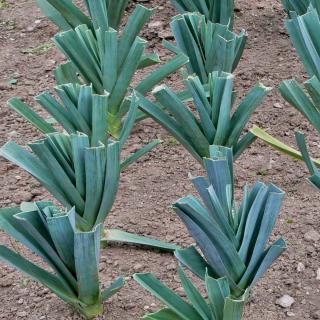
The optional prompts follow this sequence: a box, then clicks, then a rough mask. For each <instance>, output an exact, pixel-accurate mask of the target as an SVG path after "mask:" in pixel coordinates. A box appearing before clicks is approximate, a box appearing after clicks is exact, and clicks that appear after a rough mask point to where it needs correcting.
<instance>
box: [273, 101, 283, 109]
mask: <svg viewBox="0 0 320 320" xmlns="http://www.w3.org/2000/svg"><path fill="white" fill-rule="evenodd" d="M273 107H274V108H276V109H282V108H283V107H282V105H281V104H280V103H278V102H277V103H275V104H274V105H273Z"/></svg>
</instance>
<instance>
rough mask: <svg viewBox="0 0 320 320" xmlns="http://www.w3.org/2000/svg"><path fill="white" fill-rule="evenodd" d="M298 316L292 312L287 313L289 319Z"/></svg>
mask: <svg viewBox="0 0 320 320" xmlns="http://www.w3.org/2000/svg"><path fill="white" fill-rule="evenodd" d="M295 315H296V314H295V313H293V312H291V311H288V312H287V316H288V317H294V316H295Z"/></svg>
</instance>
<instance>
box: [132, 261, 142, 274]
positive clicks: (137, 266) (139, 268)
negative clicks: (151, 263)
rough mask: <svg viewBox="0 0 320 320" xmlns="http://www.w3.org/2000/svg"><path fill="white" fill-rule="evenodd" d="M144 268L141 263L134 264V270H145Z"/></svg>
mask: <svg viewBox="0 0 320 320" xmlns="http://www.w3.org/2000/svg"><path fill="white" fill-rule="evenodd" d="M143 269H144V265H143V264H141V263H137V264H136V265H134V266H133V270H134V271H135V272H140V271H143Z"/></svg>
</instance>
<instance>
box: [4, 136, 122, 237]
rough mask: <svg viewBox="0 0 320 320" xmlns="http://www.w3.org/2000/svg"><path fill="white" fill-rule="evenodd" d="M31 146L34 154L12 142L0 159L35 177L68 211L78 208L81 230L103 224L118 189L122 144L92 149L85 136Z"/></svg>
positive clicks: (52, 138)
mask: <svg viewBox="0 0 320 320" xmlns="http://www.w3.org/2000/svg"><path fill="white" fill-rule="evenodd" d="M29 146H30V148H31V149H32V151H33V153H30V152H29V151H27V150H26V149H24V148H22V147H20V146H19V145H17V144H16V143H15V142H12V141H10V142H8V143H7V144H5V145H4V146H3V147H2V148H1V149H0V155H2V156H3V157H4V158H6V159H7V160H9V161H11V162H13V163H14V164H16V165H18V166H19V167H21V168H22V169H24V170H26V171H27V172H29V173H30V174H31V175H33V176H34V177H35V178H36V179H37V180H38V181H39V182H40V183H41V184H42V185H43V186H44V187H45V188H46V189H47V190H48V191H49V192H50V193H51V194H52V195H53V196H54V197H55V198H56V199H57V200H58V201H59V202H60V203H61V204H62V205H63V206H64V207H66V208H67V209H68V210H70V209H71V208H73V207H75V210H76V214H77V215H76V218H77V219H76V220H77V227H78V228H79V229H80V230H82V231H90V230H92V229H93V228H94V227H95V226H97V225H98V224H100V223H103V222H104V220H105V219H106V217H107V216H108V214H109V212H110V210H111V208H112V205H113V203H114V201H115V198H116V194H117V190H118V185H119V176H120V157H119V142H112V141H108V142H106V144H103V143H102V142H99V143H98V145H97V146H93V147H92V146H91V147H90V141H89V137H88V136H86V135H85V134H83V133H78V134H72V135H70V136H69V135H66V134H60V133H52V134H48V135H47V136H46V138H45V139H43V140H40V141H36V142H35V143H32V144H30V145H29Z"/></svg>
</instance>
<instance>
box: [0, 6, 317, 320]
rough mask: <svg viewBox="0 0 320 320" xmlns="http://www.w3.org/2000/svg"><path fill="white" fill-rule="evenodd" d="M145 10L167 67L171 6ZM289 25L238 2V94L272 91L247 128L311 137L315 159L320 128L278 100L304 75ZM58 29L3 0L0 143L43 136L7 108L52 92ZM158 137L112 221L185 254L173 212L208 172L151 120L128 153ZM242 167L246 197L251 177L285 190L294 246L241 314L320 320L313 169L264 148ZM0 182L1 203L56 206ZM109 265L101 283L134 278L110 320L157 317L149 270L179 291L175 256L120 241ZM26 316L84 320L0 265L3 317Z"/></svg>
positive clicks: (108, 253) (3, 173)
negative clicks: (241, 34) (243, 37)
mask: <svg viewBox="0 0 320 320" xmlns="http://www.w3.org/2000/svg"><path fill="white" fill-rule="evenodd" d="M132 2H134V1H132ZM137 2H138V3H139V2H140V3H142V4H143V5H146V6H150V7H154V6H158V10H157V13H156V15H155V17H154V18H153V19H152V21H150V23H149V24H147V27H146V28H145V30H144V32H143V35H142V36H143V37H145V38H146V39H147V40H149V41H150V45H151V48H150V49H151V50H154V51H157V52H158V53H159V54H160V57H161V59H162V60H166V59H168V58H169V56H170V54H169V53H168V51H166V50H165V49H163V48H162V47H161V41H162V39H163V38H165V39H167V40H170V28H169V23H170V19H171V17H172V16H173V15H174V14H175V13H174V9H173V8H172V7H171V5H170V4H169V1H168V0H150V1H137ZM132 6H133V4H132ZM285 17H286V15H285V13H284V12H283V9H282V6H281V3H280V1H276V0H260V1H259V0H251V1H249V0H238V1H237V4H236V20H235V29H236V30H240V29H241V28H244V29H246V30H247V32H248V34H249V38H248V44H247V47H246V49H245V54H244V57H243V58H242V60H241V61H240V64H239V67H238V68H237V70H236V72H235V75H236V87H237V89H238V90H239V97H240V98H242V97H243V96H244V94H245V93H246V92H248V90H249V89H250V88H251V87H252V86H253V85H254V84H255V83H256V82H258V81H261V82H262V83H263V84H264V85H266V86H271V87H274V90H273V91H272V92H271V94H270V95H269V97H268V98H267V99H265V101H264V103H263V104H262V105H261V106H260V107H259V108H258V110H257V112H256V113H255V115H254V117H253V119H252V120H251V123H250V125H252V124H256V125H259V126H260V127H262V128H264V129H268V131H270V132H272V133H273V135H274V136H276V137H278V138H281V140H282V141H284V142H286V143H288V144H291V145H294V131H296V130H299V129H300V130H304V131H305V132H307V133H308V134H307V136H308V137H309V143H310V146H311V149H312V151H313V152H316V153H315V154H317V152H318V151H319V146H318V143H319V140H318V139H317V137H316V135H313V133H314V129H312V128H311V126H310V125H309V124H308V122H307V120H306V119H305V118H303V116H302V115H300V114H299V113H298V112H297V111H296V110H295V109H293V108H292V107H290V106H289V105H287V104H286V103H285V102H284V100H283V99H282V98H281V97H280V94H279V93H278V92H277V87H278V86H279V84H280V83H281V81H282V80H284V79H290V78H292V77H295V78H297V79H298V80H304V79H305V73H304V69H303V67H302V65H301V63H300V62H299V60H298V58H297V56H296V54H295V52H294V49H293V48H292V45H291V43H290V40H289V38H288V35H287V33H286V31H285V29H284V26H283V24H284V19H285ZM56 31H57V30H56V29H55V27H54V26H53V25H52V24H51V23H50V22H49V21H48V20H47V19H45V18H44V17H43V16H42V14H41V13H40V11H39V10H38V9H37V7H36V5H35V1H29V0H27V1H15V0H7V1H1V0H0V48H1V49H0V145H3V144H4V143H5V142H6V141H8V140H10V139H12V140H15V141H17V142H18V143H20V144H23V145H24V144H26V142H27V141H30V140H34V139H35V138H37V137H40V135H39V133H37V132H36V131H35V130H34V129H33V128H32V127H31V126H30V125H28V124H27V123H26V122H25V121H24V120H22V119H21V118H20V117H19V116H17V115H16V114H15V113H13V112H12V111H10V110H9V109H8V108H7V106H6V101H7V100H8V99H9V98H10V97H12V96H19V97H21V98H23V99H24V100H26V101H28V102H30V103H32V104H33V101H32V100H33V97H34V96H35V95H37V94H39V93H40V92H42V91H44V90H51V89H52V87H53V85H54V80H53V76H52V70H53V69H54V68H55V67H56V66H57V65H58V63H59V62H61V61H62V59H63V57H62V55H61V54H60V53H58V51H57V50H56V49H55V48H54V47H53V44H52V42H50V41H49V40H48V39H49V38H50V37H52V36H53V35H54V34H55V33H56ZM138 77H139V75H138ZM168 83H169V84H170V86H171V87H173V88H174V89H175V88H178V87H181V84H180V83H179V76H178V75H174V76H172V77H171V78H170V79H169V81H168ZM155 138H159V139H161V140H163V144H162V145H161V146H159V147H158V148H156V149H155V150H154V151H152V152H150V153H149V154H148V155H147V156H145V157H144V158H142V159H141V160H140V161H139V163H137V164H134V165H132V166H131V167H130V168H129V169H128V170H127V171H126V172H124V173H123V174H122V178H121V185H120V191H119V194H118V198H117V202H116V204H115V206H114V208H113V212H114V214H111V216H110V218H109V219H108V221H107V223H108V226H111V227H116V228H120V229H123V230H126V231H129V232H136V233H138V234H141V235H148V236H150V237H154V238H157V239H160V240H166V241H168V242H172V243H176V244H178V245H181V246H186V245H189V244H192V239H191V238H190V237H189V236H188V233H187V231H186V229H185V227H184V226H183V225H182V223H181V222H180V220H179V219H178V218H177V216H176V215H175V213H174V212H173V210H171V209H170V205H171V204H172V203H173V202H174V201H175V200H177V199H178V198H180V197H182V196H185V195H186V194H188V193H191V192H194V190H193V189H192V187H191V184H190V182H189V181H188V172H191V173H193V174H194V175H195V174H199V173H202V169H201V166H200V165H198V164H195V161H194V160H193V159H192V158H191V156H190V155H189V154H188V153H187V152H186V151H185V150H184V149H183V148H182V147H181V146H180V145H179V144H178V143H177V142H176V140H174V139H173V138H171V137H170V136H168V135H167V133H166V132H165V131H164V130H163V129H162V128H160V127H159V126H158V125H157V124H155V123H154V122H153V121H152V120H150V119H148V120H145V121H143V122H141V123H140V124H138V125H137V126H136V128H135V129H134V132H133V134H132V135H131V138H130V139H129V142H128V144H127V148H126V151H125V152H124V154H129V153H131V152H133V151H135V150H137V149H138V148H139V147H141V146H143V145H144V144H145V143H146V142H150V141H151V140H153V139H155ZM235 168H236V177H237V181H236V184H237V190H238V191H239V192H240V191H241V188H242V187H243V185H244V183H245V182H246V181H247V182H249V183H253V182H254V181H255V180H257V179H259V180H262V181H264V182H272V183H274V184H276V185H278V186H279V187H281V188H282V189H283V190H284V191H285V192H286V193H287V195H286V199H285V203H284V207H283V209H282V213H281V216H280V219H279V220H278V225H277V228H276V231H275V235H274V236H275V237H278V236H279V235H282V236H283V237H284V238H285V239H287V241H288V250H287V251H286V252H285V253H284V254H283V255H282V256H281V257H280V259H279V260H278V261H277V262H276V264H275V265H274V266H273V267H272V268H271V269H270V270H269V272H268V273H267V275H266V276H265V277H264V278H263V279H262V280H261V281H260V282H259V284H258V286H257V287H256V288H255V290H254V291H253V295H252V297H251V299H250V301H249V303H248V305H247V308H246V314H245V317H244V318H245V319H250V320H258V319H259V320H276V319H286V318H287V317H288V316H290V317H291V318H292V319H299V320H300V319H319V318H320V281H319V280H316V271H317V270H318V268H320V242H319V240H318V241H313V240H312V239H308V237H305V235H306V234H307V233H308V232H310V231H312V230H319V229H320V219H319V210H318V208H319V200H320V196H319V192H317V190H315V189H313V188H312V187H311V186H310V185H309V183H308V182H307V180H306V178H307V177H308V172H307V168H306V167H305V165H304V164H303V163H298V162H296V161H293V160H292V159H290V158H287V157H286V156H283V155H280V154H279V153H278V152H275V151H274V150H272V149H270V148H269V147H267V146H266V145H264V144H262V143H260V142H256V143H254V145H252V147H250V148H249V149H248V150H246V151H245V152H244V154H243V155H242V156H241V157H240V158H239V160H237V162H236V166H235ZM0 185H1V193H0V206H1V207H5V206H11V205H13V204H18V203H20V202H22V201H39V200H42V199H45V198H48V194H47V193H46V192H45V191H44V190H43V189H42V188H41V187H40V185H39V183H38V182H36V181H35V180H34V179H32V178H30V176H29V175H28V174H27V173H25V172H23V171H22V170H20V169H18V168H17V167H15V166H13V165H11V164H9V163H8V162H7V161H5V160H4V159H2V158H1V160H0ZM0 242H1V243H4V244H6V245H9V246H13V247H14V248H15V249H17V250H19V251H20V252H25V251H24V250H25V249H24V248H22V247H19V246H18V244H17V243H14V242H12V241H11V240H10V239H9V238H8V237H7V236H6V235H4V234H3V233H0ZM101 260H102V262H101V266H100V271H101V280H102V282H103V283H106V284H108V283H111V281H112V280H115V279H116V278H117V277H118V276H120V275H122V276H125V277H127V280H128V283H127V285H126V286H125V288H124V289H123V290H121V291H120V292H119V293H118V294H117V295H116V296H114V297H113V298H112V299H111V300H110V301H108V303H107V304H106V308H105V317H102V319H110V320H118V319H119V320H120V319H121V320H133V319H138V318H139V317H140V316H142V315H144V314H145V313H146V311H155V310H157V309H158V303H157V301H156V300H155V299H153V298H152V297H151V296H150V295H149V294H148V293H147V292H146V291H144V290H143V289H142V288H141V287H139V285H138V284H137V283H135V282H134V281H133V280H132V279H131V276H132V274H133V273H136V272H153V273H154V274H155V275H156V276H158V277H159V278H160V279H161V280H162V281H164V282H165V283H167V284H169V285H170V287H171V288H174V289H176V290H177V292H179V293H180V294H182V293H183V290H182V288H181V284H180V283H179V281H178V274H177V263H176V261H175V259H174V258H173V257H172V256H171V255H170V254H165V253H158V252H154V251H146V250H142V249H141V248H135V247H132V246H124V245H122V246H116V245H112V246H110V247H108V248H106V249H104V250H102V259H101ZM301 264H303V265H304V267H305V269H304V270H302V269H303V268H302V267H301ZM298 266H299V268H298ZM298 269H299V270H298ZM285 294H288V295H290V296H291V297H293V298H294V299H295V303H294V304H293V305H292V307H291V308H290V309H283V308H281V307H280V306H278V305H276V300H277V299H278V298H279V297H281V296H283V295H285ZM20 318H21V319H37V320H38V319H78V316H76V315H74V313H73V311H72V310H70V309H69V308H68V307H67V306H65V305H64V304H63V303H61V302H60V301H59V300H58V298H57V297H55V296H54V295H53V294H51V293H50V292H49V290H47V289H45V288H43V287H42V286H40V285H38V284H36V283H35V282H32V281H27V280H26V279H25V278H24V277H23V276H22V275H21V274H20V273H18V272H16V271H14V269H12V268H9V267H7V266H5V265H4V264H0V319H8V320H10V319H20Z"/></svg>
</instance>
